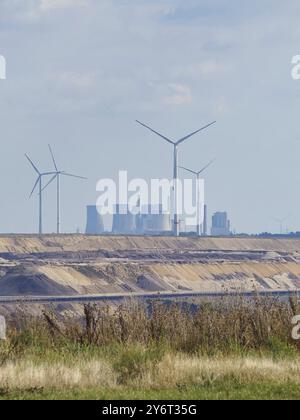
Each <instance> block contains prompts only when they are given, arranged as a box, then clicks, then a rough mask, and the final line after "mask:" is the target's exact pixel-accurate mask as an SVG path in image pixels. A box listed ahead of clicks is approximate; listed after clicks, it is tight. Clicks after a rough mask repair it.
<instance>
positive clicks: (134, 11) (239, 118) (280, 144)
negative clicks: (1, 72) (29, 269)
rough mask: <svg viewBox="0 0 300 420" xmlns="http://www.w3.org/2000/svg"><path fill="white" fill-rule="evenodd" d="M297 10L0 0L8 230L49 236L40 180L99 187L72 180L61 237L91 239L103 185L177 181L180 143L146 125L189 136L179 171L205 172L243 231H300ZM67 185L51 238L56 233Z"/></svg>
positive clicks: (2, 227) (212, 192)
mask: <svg viewBox="0 0 300 420" xmlns="http://www.w3.org/2000/svg"><path fill="white" fill-rule="evenodd" d="M299 17H300V3H299V1H298V0H289V1H288V2H282V1H279V0H253V1H251V2H245V1H240V0H230V1H228V0H0V55H2V56H4V57H5V59H6V63H7V78H6V80H0V142H1V153H0V172H1V178H0V188H1V207H0V232H2V233H10V232H22V233H31V232H36V230H37V216H38V197H37V196H36V195H34V197H33V198H32V199H31V200H29V198H28V197H29V194H30V191H31V189H32V186H33V183H34V181H35V174H34V172H33V171H32V169H31V168H30V166H29V165H28V162H27V161H26V159H25V157H24V153H28V154H29V155H30V156H31V157H32V159H33V160H34V161H35V162H36V163H37V165H38V166H39V168H41V170H45V171H46V170H49V169H52V166H51V165H52V163H51V160H50V156H49V153H48V149H47V145H48V143H51V145H52V147H53V149H54V151H55V154H56V156H57V161H58V163H59V166H60V168H61V169H62V170H66V171H68V172H73V173H74V172H75V173H76V174H79V175H83V176H86V177H88V180H87V181H81V180H75V179H71V178H70V179H69V178H65V179H64V180H63V183H62V194H63V196H62V228H63V231H64V232H74V231H76V229H78V228H79V229H80V230H83V229H84V227H85V217H86V214H85V213H86V211H85V206H86V205H87V204H94V203H96V200H97V198H98V193H97V192H96V183H97V181H98V180H99V179H101V178H117V175H118V171H119V170H128V173H129V177H130V178H145V179H151V178H165V177H169V178H170V177H171V175H172V150H171V147H170V145H168V144H167V143H164V142H163V141H162V140H161V139H159V138H158V137H156V136H154V135H153V134H151V133H150V132H147V131H145V130H144V129H143V128H142V127H140V126H138V125H137V124H136V123H135V120H136V119H139V120H141V121H143V122H145V123H147V124H150V125H152V126H153V127H154V128H155V129H156V130H158V131H160V132H162V133H163V134H165V135H166V136H169V137H171V138H174V139H178V138H181V137H183V136H184V135H186V134H188V133H189V132H191V131H194V130H196V129H198V128H200V127H201V126H203V125H205V124H207V123H209V122H211V121H214V120H217V124H216V125H215V126H213V127H211V128H209V129H208V130H207V131H205V132H203V133H201V134H199V135H198V136H195V137H194V138H193V139H191V140H190V141H189V142H188V143H187V144H185V145H182V146H181V147H180V164H182V165H183V166H188V167H190V168H193V169H195V170H197V169H198V168H201V167H202V166H203V165H205V164H206V163H207V162H209V161H210V160H211V159H214V158H216V159H217V160H216V162H215V163H214V165H213V166H211V167H210V168H209V170H208V171H207V173H206V175H205V182H206V202H207V205H208V208H209V212H210V214H212V213H213V212H215V211H224V210H226V211H227V212H228V213H229V216H230V218H231V220H232V227H233V229H235V230H236V231H237V232H247V233H252V232H262V231H272V232H275V231H278V230H279V224H278V222H276V221H275V219H280V218H286V217H287V221H286V222H285V223H284V229H290V230H294V231H296V230H300V194H298V185H299V181H300V124H299V110H300V80H299V81H295V80H293V79H292V77H291V70H292V65H291V60H292V57H293V56H295V55H299V54H300V42H299V40H300V25H299ZM55 205H56V204H55V185H52V186H51V187H49V189H48V190H47V191H46V192H45V219H44V221H45V231H46V232H53V231H55V217H56V214H55Z"/></svg>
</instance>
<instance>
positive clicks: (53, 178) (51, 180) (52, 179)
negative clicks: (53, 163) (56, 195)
mask: <svg viewBox="0 0 300 420" xmlns="http://www.w3.org/2000/svg"><path fill="white" fill-rule="evenodd" d="M56 177H57V174H55V175H54V176H53V177H52V178H51V179H50V181H49V182H48V183H47V184H46V185H45V186H44V188H43V189H42V191H44V190H45V189H46V188H47V187H48V185H50V184H51V183H52V182H53V181H54V180H55V178H56Z"/></svg>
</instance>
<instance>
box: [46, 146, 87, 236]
mask: <svg viewBox="0 0 300 420" xmlns="http://www.w3.org/2000/svg"><path fill="white" fill-rule="evenodd" d="M48 147H49V151H50V154H51V158H52V161H53V165H54V168H55V172H52V174H54V176H53V177H52V178H51V179H50V181H49V182H48V184H46V185H45V187H44V188H43V190H44V189H45V188H47V187H48V185H50V184H51V183H52V182H53V181H54V180H55V179H56V193H57V203H56V204H57V226H56V228H57V234H58V235H59V234H60V230H61V229H60V227H61V209H60V177H61V176H68V177H72V178H77V179H87V178H85V177H82V176H78V175H73V174H69V173H67V172H65V171H60V170H59V169H58V166H57V164H56V161H55V158H54V154H53V151H52V148H51V146H50V145H48ZM52 174H51V175H52Z"/></svg>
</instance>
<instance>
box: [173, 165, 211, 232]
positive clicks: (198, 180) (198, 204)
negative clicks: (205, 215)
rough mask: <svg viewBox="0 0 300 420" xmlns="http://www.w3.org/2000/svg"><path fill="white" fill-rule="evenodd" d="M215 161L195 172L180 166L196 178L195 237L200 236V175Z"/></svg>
mask: <svg viewBox="0 0 300 420" xmlns="http://www.w3.org/2000/svg"><path fill="white" fill-rule="evenodd" d="M215 161H216V159H214V160H211V161H210V162H209V163H208V164H207V165H206V166H204V168H202V169H201V170H200V171H198V172H196V171H192V170H191V169H188V168H185V167H184V166H180V169H183V170H184V171H187V172H190V173H191V174H193V175H196V177H197V214H198V216H197V235H198V236H201V223H200V214H201V211H200V206H201V203H200V191H199V185H200V175H201V174H203V172H205V171H206V169H207V168H209V167H210V166H211V165H212V164H213V163H214V162H215Z"/></svg>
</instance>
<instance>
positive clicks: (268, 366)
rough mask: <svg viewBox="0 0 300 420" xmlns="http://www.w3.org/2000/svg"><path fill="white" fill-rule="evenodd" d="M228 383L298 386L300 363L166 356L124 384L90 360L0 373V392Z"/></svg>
mask: <svg viewBox="0 0 300 420" xmlns="http://www.w3.org/2000/svg"><path fill="white" fill-rule="evenodd" d="M228 379H230V380H231V381H232V382H235V383H237V384H241V385H243V384H244V385H245V384H251V383H261V382H276V383H277V384H286V383H294V384H300V359H297V360H293V361H292V360H290V361H284V360H277V361H276V360H273V359H270V358H254V357H245V358H233V357H226V358H201V357H189V356H186V355H178V354H177V355H174V354H167V355H165V356H164V357H163V359H162V360H161V362H159V363H158V364H157V365H156V364H155V363H150V364H149V365H148V368H147V370H145V371H143V372H141V374H140V375H139V376H137V377H135V378H128V379H127V381H126V383H123V382H121V383H120V381H119V372H118V371H116V370H115V369H114V367H113V364H112V363H111V362H109V361H107V360H103V359H102V360H101V359H95V360H90V361H84V360H82V361H81V362H78V363H76V364H74V365H73V366H70V365H69V364H66V363H62V362H60V363H36V361H34V360H30V359H29V360H22V361H19V362H14V363H8V364H6V365H5V366H3V367H1V368H0V383H1V388H2V389H6V390H28V389H47V388H51V389H61V390H64V389H67V388H69V389H70V388H75V387H79V388H83V389H85V388H95V387H98V388H102V389H117V388H120V387H123V386H127V387H128V386H130V387H135V388H137V389H139V388H140V389H170V388H178V387H182V386H190V385H198V386H210V385H213V384H214V383H216V382H222V381H224V380H228Z"/></svg>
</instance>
